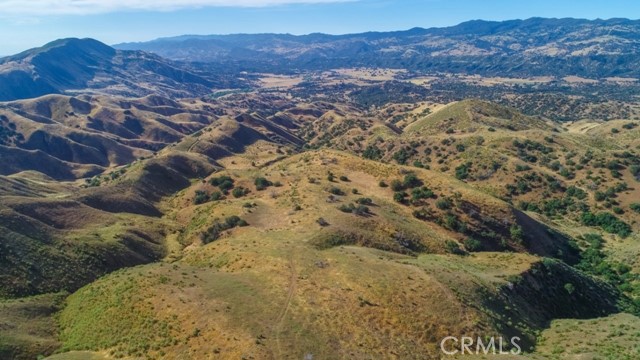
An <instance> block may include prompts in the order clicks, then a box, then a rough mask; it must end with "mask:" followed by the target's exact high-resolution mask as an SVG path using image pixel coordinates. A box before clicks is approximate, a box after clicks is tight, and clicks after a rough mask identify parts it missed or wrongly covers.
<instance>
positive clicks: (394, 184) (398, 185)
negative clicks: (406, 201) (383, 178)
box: [391, 180, 404, 191]
mask: <svg viewBox="0 0 640 360" xmlns="http://www.w3.org/2000/svg"><path fill="white" fill-rule="evenodd" d="M391 190H393V191H402V190H404V185H403V184H402V182H401V181H400V180H393V181H391Z"/></svg>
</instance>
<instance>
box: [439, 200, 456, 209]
mask: <svg viewBox="0 0 640 360" xmlns="http://www.w3.org/2000/svg"><path fill="white" fill-rule="evenodd" d="M452 206H453V204H452V203H451V200H449V199H447V198H442V199H438V201H436V207H437V208H438V209H440V210H449V209H451V207H452Z"/></svg>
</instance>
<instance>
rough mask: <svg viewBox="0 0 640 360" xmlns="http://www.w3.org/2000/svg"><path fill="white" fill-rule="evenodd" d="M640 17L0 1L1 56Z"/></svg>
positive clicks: (185, 0)
mask: <svg viewBox="0 0 640 360" xmlns="http://www.w3.org/2000/svg"><path fill="white" fill-rule="evenodd" d="M534 16H541V17H576V18H588V19H595V18H612V17H626V18H632V19H638V18H640V1H638V0H608V1H601V0H526V1H522V0H400V1H391V0H351V1H349V0H24V1H15V0H0V55H9V54H13V53H16V52H19V51H22V50H25V49H28V48H31V47H36V46H40V45H42V44H44V43H47V42H49V41H52V40H55V39H57V38H62V37H92V38H96V39H98V40H100V41H103V42H106V43H108V44H114V43H119V42H127V41H145V40H151V39H155V38H158V37H165V36H175V35H182V34H228V33H257V32H277V33H292V34H305V33H311V32H324V33H330V34H343V33H353V32H362V31H370V30H374V31H387V30H404V29H409V28H412V27H416V26H419V27H440V26H449V25H455V24H458V23H460V22H463V21H467V20H472V19H485V20H507V19H522V18H529V17H534Z"/></svg>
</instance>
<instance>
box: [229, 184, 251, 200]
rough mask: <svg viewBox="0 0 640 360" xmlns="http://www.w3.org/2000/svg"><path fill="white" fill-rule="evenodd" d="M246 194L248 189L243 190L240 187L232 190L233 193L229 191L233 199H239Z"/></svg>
mask: <svg viewBox="0 0 640 360" xmlns="http://www.w3.org/2000/svg"><path fill="white" fill-rule="evenodd" d="M248 193H249V189H245V188H243V187H242V186H239V187H237V188H235V189H233V191H231V195H233V197H234V198H241V197H243V196H245V195H246V194H248Z"/></svg>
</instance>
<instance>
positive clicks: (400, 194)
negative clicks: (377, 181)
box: [393, 191, 407, 203]
mask: <svg viewBox="0 0 640 360" xmlns="http://www.w3.org/2000/svg"><path fill="white" fill-rule="evenodd" d="M406 197H407V193H406V192H404V191H396V192H395V193H394V194H393V200H394V201H396V202H399V203H404V199H405V198H406Z"/></svg>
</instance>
